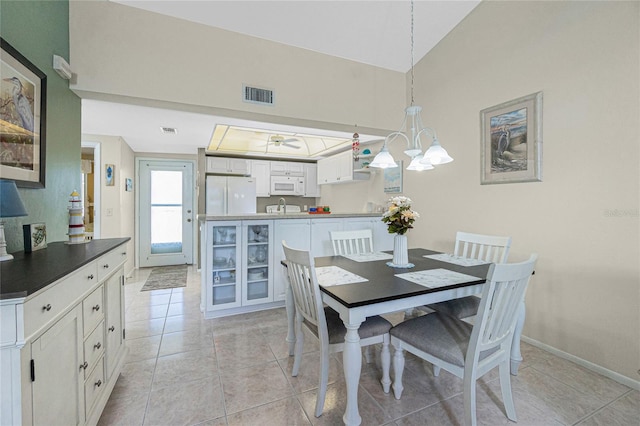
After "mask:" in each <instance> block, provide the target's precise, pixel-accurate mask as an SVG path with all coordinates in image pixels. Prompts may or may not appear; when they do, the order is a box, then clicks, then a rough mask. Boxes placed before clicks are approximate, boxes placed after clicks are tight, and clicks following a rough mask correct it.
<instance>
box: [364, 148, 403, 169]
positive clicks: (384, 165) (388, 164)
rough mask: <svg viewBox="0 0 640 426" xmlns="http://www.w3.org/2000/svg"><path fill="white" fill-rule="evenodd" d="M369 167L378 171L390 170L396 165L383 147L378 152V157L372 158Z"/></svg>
mask: <svg viewBox="0 0 640 426" xmlns="http://www.w3.org/2000/svg"><path fill="white" fill-rule="evenodd" d="M369 167H378V168H380V169H390V168H392V167H398V164H396V162H395V160H394V159H393V157H392V156H391V154H389V150H388V149H387V147H383V148H382V150H380V152H379V153H378V155H376V156H375V157H374V159H373V161H372V162H371V164H369Z"/></svg>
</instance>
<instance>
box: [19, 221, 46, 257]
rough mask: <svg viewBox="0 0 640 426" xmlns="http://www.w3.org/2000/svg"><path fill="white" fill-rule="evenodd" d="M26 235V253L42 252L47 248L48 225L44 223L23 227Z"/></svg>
mask: <svg viewBox="0 0 640 426" xmlns="http://www.w3.org/2000/svg"><path fill="white" fill-rule="evenodd" d="M22 231H23V235H24V252H25V253H31V252H32V251H36V250H40V249H43V248H45V247H47V225H46V224H44V223H31V224H28V225H22Z"/></svg>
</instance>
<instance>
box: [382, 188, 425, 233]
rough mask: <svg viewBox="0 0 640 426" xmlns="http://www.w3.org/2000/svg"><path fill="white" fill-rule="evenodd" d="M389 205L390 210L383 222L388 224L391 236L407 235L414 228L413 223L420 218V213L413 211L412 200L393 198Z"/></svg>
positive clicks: (383, 217)
mask: <svg viewBox="0 0 640 426" xmlns="http://www.w3.org/2000/svg"><path fill="white" fill-rule="evenodd" d="M388 203H389V210H387V211H386V212H385V213H384V214H383V215H382V221H383V222H384V223H386V224H387V226H388V229H389V233H390V234H398V235H404V234H406V233H407V231H408V230H409V229H412V228H413V222H415V220H416V219H417V218H419V217H420V215H419V214H418V212H416V211H414V210H411V198H409V197H402V196H398V197H392V198H390V199H389V201H388Z"/></svg>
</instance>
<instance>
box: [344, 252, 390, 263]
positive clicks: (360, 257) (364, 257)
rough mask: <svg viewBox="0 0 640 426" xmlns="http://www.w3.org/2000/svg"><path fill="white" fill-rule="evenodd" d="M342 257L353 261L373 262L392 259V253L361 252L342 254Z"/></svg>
mask: <svg viewBox="0 0 640 426" xmlns="http://www.w3.org/2000/svg"><path fill="white" fill-rule="evenodd" d="M342 257H346V258H347V259H349V260H353V261H354V262H375V261H376V260H389V259H393V255H392V254H389V253H381V252H375V253H361V254H343V255H342Z"/></svg>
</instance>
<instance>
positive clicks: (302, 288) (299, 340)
mask: <svg viewBox="0 0 640 426" xmlns="http://www.w3.org/2000/svg"><path fill="white" fill-rule="evenodd" d="M282 248H283V250H284V255H285V259H286V260H285V262H286V264H287V273H288V276H289V282H290V285H291V290H292V292H293V299H294V302H295V306H296V319H295V324H296V326H295V329H296V343H295V350H294V360H293V369H292V372H291V375H292V376H294V377H295V376H297V375H298V371H299V368H300V362H301V360H302V348H303V344H304V334H303V332H302V327H303V326H305V327H306V328H307V329H308V330H309V331H310V332H311V333H312V334H313V335H315V336H316V337H317V338H318V340H319V341H320V381H319V385H318V396H317V399H316V411H315V416H316V417H320V415H322V409H323V407H324V399H325V395H326V392H327V383H328V381H329V354H331V353H336V352H342V351H343V350H344V336H345V334H346V333H347V329H346V327H345V326H344V323H343V322H342V320H341V319H340V315H339V314H338V313H337V312H336V311H334V310H333V309H331V308H330V307H328V306H327V307H323V304H322V296H321V294H320V286H319V284H318V279H317V277H316V272H315V264H314V260H313V257H312V256H311V254H310V253H309V252H308V251H304V250H296V249H293V248H291V247H288V246H287V244H286V242H285V241H282ZM390 328H391V323H390V322H389V321H387V320H386V319H384V318H382V317H380V316H377V315H376V316H371V317H368V318H367V319H366V320H365V321H364V322H363V323H362V324H360V328H359V329H358V334H359V335H360V346H368V345H373V344H377V343H382V352H381V363H382V379H381V383H382V387H383V389H384V391H385V392H389V388H390V385H391V379H390V377H389V368H390V366H391V355H390V352H389V329H390Z"/></svg>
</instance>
